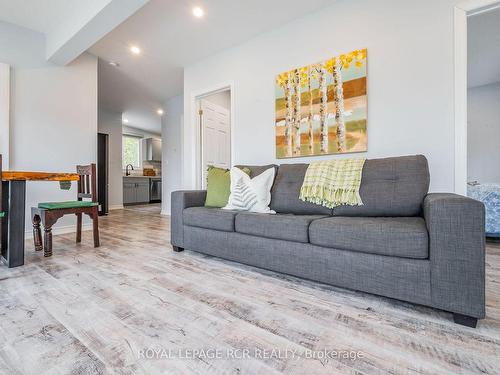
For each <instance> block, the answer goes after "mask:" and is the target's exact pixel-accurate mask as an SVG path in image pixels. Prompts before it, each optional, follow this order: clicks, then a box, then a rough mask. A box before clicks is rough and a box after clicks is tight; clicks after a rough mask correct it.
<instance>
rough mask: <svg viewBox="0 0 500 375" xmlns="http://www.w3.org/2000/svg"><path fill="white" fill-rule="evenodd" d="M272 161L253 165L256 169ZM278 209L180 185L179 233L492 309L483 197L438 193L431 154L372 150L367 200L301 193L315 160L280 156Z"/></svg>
mask: <svg viewBox="0 0 500 375" xmlns="http://www.w3.org/2000/svg"><path fill="white" fill-rule="evenodd" d="M269 167H271V166H259V167H255V166H249V168H250V170H251V176H252V177H253V176H255V175H258V174H260V173H262V171H264V170H265V169H267V168H269ZM274 167H275V168H276V170H277V175H276V178H275V181H274V185H273V188H272V201H271V208H272V209H273V210H275V211H276V212H277V214H276V215H267V214H256V213H249V212H237V211H227V210H222V209H216V208H207V207H204V202H205V196H206V192H205V191H176V192H173V193H172V224H171V225H172V228H171V243H172V245H173V247H174V250H175V251H182V250H183V249H189V250H194V251H198V252H201V253H205V254H209V255H212V256H216V257H220V258H224V259H229V260H232V261H236V262H240V263H244V264H248V265H252V266H256V267H261V268H264V269H268V270H273V271H277V272H282V273H286V274H290V275H293V276H298V277H302V278H306V279H310V280H314V281H318V282H322V283H326V284H331V285H335V286H339V287H344V288H349V289H354V290H359V291H363V292H368V293H373V294H378V295H381V296H386V297H391V298H395V299H399V300H403V301H408V302H412V303H416V304H421V305H426V306H431V307H434V308H438V309H441V310H445V311H449V312H452V313H453V316H454V320H455V322H456V323H459V324H463V325H467V326H472V327H475V325H476V323H477V319H480V318H483V317H484V316H485V290H484V288H485V274H484V272H485V271H484V263H485V233H484V206H483V204H482V203H480V202H478V201H475V200H472V199H469V198H466V197H463V196H459V195H455V194H441V193H440V194H428V188H429V169H428V164H427V159H426V158H425V157H424V156H422V155H416V156H403V157H395V158H386V159H372V160H367V161H366V163H365V166H364V168H363V176H362V181H361V188H360V194H361V198H362V200H363V203H364V205H363V206H355V207H352V206H341V207H337V208H335V209H333V210H330V209H327V208H325V207H321V206H318V205H314V204H309V203H305V202H302V201H300V200H299V198H298V196H299V190H300V187H301V184H302V181H303V178H304V174H305V172H306V169H307V164H282V165H281V166H279V167H278V166H274Z"/></svg>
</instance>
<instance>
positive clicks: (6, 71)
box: [0, 63, 10, 170]
mask: <svg viewBox="0 0 500 375" xmlns="http://www.w3.org/2000/svg"><path fill="white" fill-rule="evenodd" d="M9 117H10V66H9V65H7V64H2V63H0V154H2V166H3V169H4V170H6V169H9V140H10V134H9V133H10V130H9Z"/></svg>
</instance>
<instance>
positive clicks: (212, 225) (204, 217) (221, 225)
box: [182, 207, 238, 232]
mask: <svg viewBox="0 0 500 375" xmlns="http://www.w3.org/2000/svg"><path fill="white" fill-rule="evenodd" d="M237 213H238V211H231V210H223V209H221V208H210V207H190V208H186V209H184V211H183V212H182V220H183V223H184V225H189V226H191V227H199V228H206V229H215V230H222V231H226V232H234V217H235V216H236V214H237Z"/></svg>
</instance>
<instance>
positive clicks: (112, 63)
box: [108, 61, 120, 68]
mask: <svg viewBox="0 0 500 375" xmlns="http://www.w3.org/2000/svg"><path fill="white" fill-rule="evenodd" d="M108 64H109V65H111V66H114V67H115V68H118V67H119V66H120V63H117V62H116V61H110V62H109V63H108Z"/></svg>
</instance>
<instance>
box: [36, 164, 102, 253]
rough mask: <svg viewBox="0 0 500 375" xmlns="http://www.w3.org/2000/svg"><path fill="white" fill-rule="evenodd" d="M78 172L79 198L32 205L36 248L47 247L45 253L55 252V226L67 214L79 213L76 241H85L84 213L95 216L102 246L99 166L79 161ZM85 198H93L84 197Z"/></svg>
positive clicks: (93, 218)
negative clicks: (98, 198) (97, 168)
mask: <svg viewBox="0 0 500 375" xmlns="http://www.w3.org/2000/svg"><path fill="white" fill-rule="evenodd" d="M76 173H78V174H79V175H80V180H79V181H78V194H77V200H76V201H70V202H47V203H40V204H38V207H32V208H31V218H32V222H33V241H34V243H35V250H36V251H40V250H42V248H43V250H44V253H43V255H44V256H46V257H50V256H51V255H52V226H53V225H54V224H55V223H56V222H57V220H59V219H60V218H61V217H63V216H64V215H68V214H75V215H76V218H77V224H76V225H77V227H76V242H77V243H80V242H81V241H82V214H86V215H88V216H89V217H90V218H91V219H92V223H93V232H94V247H99V225H98V203H97V193H96V166H95V164H91V165H78V166H77V167H76ZM83 199H91V200H90V201H84V200H83ZM40 222H41V223H42V225H43V227H44V240H43V245H42V232H41V229H40Z"/></svg>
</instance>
